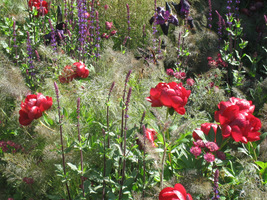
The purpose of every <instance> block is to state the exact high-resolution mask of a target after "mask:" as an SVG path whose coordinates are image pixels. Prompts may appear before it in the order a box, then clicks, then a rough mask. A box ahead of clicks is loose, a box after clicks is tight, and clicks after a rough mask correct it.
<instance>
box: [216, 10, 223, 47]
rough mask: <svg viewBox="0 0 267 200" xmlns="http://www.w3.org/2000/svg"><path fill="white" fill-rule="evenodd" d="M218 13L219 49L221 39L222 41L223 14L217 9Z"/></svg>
mask: <svg viewBox="0 0 267 200" xmlns="http://www.w3.org/2000/svg"><path fill="white" fill-rule="evenodd" d="M215 12H216V14H217V15H218V35H219V49H220V48H221V41H222V20H223V18H222V16H221V15H220V13H219V12H218V11H217V10H215Z"/></svg>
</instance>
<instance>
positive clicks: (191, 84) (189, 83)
mask: <svg viewBox="0 0 267 200" xmlns="http://www.w3.org/2000/svg"><path fill="white" fill-rule="evenodd" d="M186 83H187V85H188V86H193V85H194V83H195V81H194V80H193V79H191V78H188V79H187V80H186Z"/></svg>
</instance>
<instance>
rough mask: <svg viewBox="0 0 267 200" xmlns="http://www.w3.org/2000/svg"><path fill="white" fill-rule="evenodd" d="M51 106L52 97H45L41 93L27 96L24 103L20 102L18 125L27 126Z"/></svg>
mask: <svg viewBox="0 0 267 200" xmlns="http://www.w3.org/2000/svg"><path fill="white" fill-rule="evenodd" d="M52 104H53V100H52V97H48V96H46V97H45V96H44V95H43V94H42V93H37V95H35V94H30V95H28V96H27V97H26V99H25V102H21V105H20V107H21V109H20V111H19V123H20V124H21V125H23V126H27V125H29V124H30V123H31V122H32V121H33V120H34V119H38V118H39V117H41V116H42V114H43V113H42V112H44V111H45V110H47V109H49V108H50V107H51V106H52Z"/></svg>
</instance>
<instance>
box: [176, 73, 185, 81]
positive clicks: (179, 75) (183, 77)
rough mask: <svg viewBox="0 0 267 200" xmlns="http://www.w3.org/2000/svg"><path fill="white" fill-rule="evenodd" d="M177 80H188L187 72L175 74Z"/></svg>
mask: <svg viewBox="0 0 267 200" xmlns="http://www.w3.org/2000/svg"><path fill="white" fill-rule="evenodd" d="M174 76H175V78H177V79H179V80H183V79H185V78H186V73H185V72H175V73H174Z"/></svg>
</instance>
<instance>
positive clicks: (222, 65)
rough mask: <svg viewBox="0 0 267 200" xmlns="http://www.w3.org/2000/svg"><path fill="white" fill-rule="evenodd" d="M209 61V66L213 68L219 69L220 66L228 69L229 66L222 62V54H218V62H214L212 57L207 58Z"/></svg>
mask: <svg viewBox="0 0 267 200" xmlns="http://www.w3.org/2000/svg"><path fill="white" fill-rule="evenodd" d="M207 60H208V64H209V65H210V66H211V67H218V66H221V67H227V66H228V64H227V63H226V62H224V61H223V60H222V55H221V54H220V53H218V54H217V59H216V61H215V60H213V58H212V57H207Z"/></svg>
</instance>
